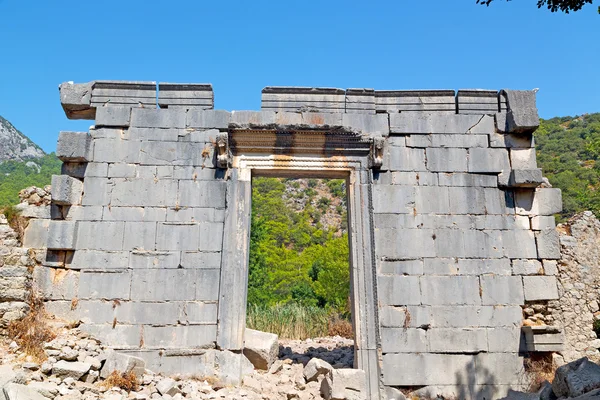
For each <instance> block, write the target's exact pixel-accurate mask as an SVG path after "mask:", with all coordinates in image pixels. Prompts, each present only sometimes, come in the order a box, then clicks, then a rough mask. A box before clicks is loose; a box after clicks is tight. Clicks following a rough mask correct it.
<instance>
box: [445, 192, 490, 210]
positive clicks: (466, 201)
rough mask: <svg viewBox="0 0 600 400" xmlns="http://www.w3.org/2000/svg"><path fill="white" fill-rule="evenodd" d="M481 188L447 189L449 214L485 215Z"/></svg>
mask: <svg viewBox="0 0 600 400" xmlns="http://www.w3.org/2000/svg"><path fill="white" fill-rule="evenodd" d="M484 193H485V192H484V190H483V188H478V187H449V188H448V195H449V198H450V213H451V214H485V197H484Z"/></svg>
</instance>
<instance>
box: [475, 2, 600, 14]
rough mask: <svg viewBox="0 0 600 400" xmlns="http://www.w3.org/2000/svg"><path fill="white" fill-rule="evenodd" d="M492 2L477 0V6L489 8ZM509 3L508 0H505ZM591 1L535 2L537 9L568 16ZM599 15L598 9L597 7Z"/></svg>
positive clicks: (599, 8)
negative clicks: (544, 8) (559, 12)
mask: <svg viewBox="0 0 600 400" xmlns="http://www.w3.org/2000/svg"><path fill="white" fill-rule="evenodd" d="M492 1H494V0H477V4H484V5H486V6H489V5H490V4H491V3H492ZM507 1H510V0H507ZM592 2H593V0H537V6H538V8H542V7H544V6H545V7H547V8H548V10H550V11H551V12H557V11H562V12H564V13H566V14H568V13H569V12H570V11H579V10H581V8H583V6H585V5H586V4H592ZM598 12H599V13H600V7H598Z"/></svg>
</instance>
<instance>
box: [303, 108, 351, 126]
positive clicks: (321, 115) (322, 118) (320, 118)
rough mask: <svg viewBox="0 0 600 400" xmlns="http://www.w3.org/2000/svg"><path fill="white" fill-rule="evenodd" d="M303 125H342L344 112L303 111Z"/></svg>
mask: <svg viewBox="0 0 600 400" xmlns="http://www.w3.org/2000/svg"><path fill="white" fill-rule="evenodd" d="M301 115H302V125H308V126H309V127H314V128H318V127H325V126H342V115H343V114H342V113H338V112H335V113H328V112H301Z"/></svg>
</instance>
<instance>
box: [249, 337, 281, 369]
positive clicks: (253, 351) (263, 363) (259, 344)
mask: <svg viewBox="0 0 600 400" xmlns="http://www.w3.org/2000/svg"><path fill="white" fill-rule="evenodd" d="M244 355H245V356H246V358H247V359H248V360H250V362H251V363H252V365H254V368H256V369H262V370H269V368H271V365H272V364H273V363H274V362H275V360H277V357H278V356H279V340H278V336H277V335H275V334H273V333H268V332H261V331H257V330H254V329H248V328H246V330H245V331H244Z"/></svg>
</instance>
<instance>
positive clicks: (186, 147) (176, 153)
mask: <svg viewBox="0 0 600 400" xmlns="http://www.w3.org/2000/svg"><path fill="white" fill-rule="evenodd" d="M214 146H215V145H214V144H212V143H197V142H159V141H144V142H142V144H141V158H140V162H141V164H142V165H189V166H203V167H204V168H215V165H216V164H215V163H216V160H215V158H216V155H215V152H214Z"/></svg>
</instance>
